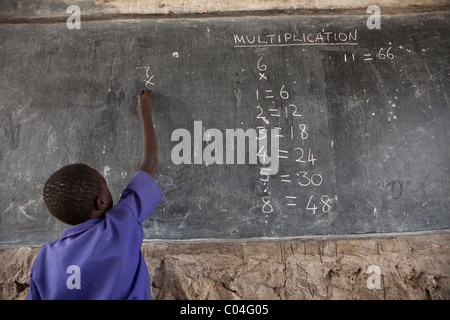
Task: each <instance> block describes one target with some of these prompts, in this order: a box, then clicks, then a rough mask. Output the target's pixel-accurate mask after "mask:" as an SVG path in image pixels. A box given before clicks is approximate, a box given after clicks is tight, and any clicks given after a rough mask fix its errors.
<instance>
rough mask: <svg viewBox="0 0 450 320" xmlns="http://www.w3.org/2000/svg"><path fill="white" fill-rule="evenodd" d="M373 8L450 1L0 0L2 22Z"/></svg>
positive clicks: (399, 9)
mask: <svg viewBox="0 0 450 320" xmlns="http://www.w3.org/2000/svg"><path fill="white" fill-rule="evenodd" d="M372 4H377V5H378V6H380V8H381V10H382V13H391V14H392V13H407V12H423V11H430V10H431V11H435V10H448V8H447V7H449V0H377V1H372V0H313V1H312V0H248V1H241V0H226V1H224V0H191V1H181V0H159V1H146V0H65V1H57V0H15V1H14V0H13V1H9V0H8V1H7V0H0V7H1V8H2V9H1V10H0V22H1V20H3V22H9V21H15V20H27V19H49V18H65V19H67V16H68V15H67V13H66V9H67V7H68V6H69V5H77V6H79V7H80V9H81V14H82V16H83V19H85V20H86V19H90V18H92V17H97V18H102V17H103V18H106V17H107V16H117V15H134V16H135V15H184V14H212V13H214V14H236V13H240V14H242V13H250V12H251V13H252V14H254V13H258V12H259V13H262V12H265V11H272V12H292V11H294V12H296V13H308V11H313V12H314V11H317V10H322V11H330V10H331V11H332V12H335V13H342V12H347V13H348V12H353V13H358V14H363V15H364V14H366V8H367V7H368V6H370V5H372ZM446 8H447V9H446ZM315 13H317V12H315ZM323 13H324V12H322V13H321V14H323ZM328 13H329V12H328Z"/></svg>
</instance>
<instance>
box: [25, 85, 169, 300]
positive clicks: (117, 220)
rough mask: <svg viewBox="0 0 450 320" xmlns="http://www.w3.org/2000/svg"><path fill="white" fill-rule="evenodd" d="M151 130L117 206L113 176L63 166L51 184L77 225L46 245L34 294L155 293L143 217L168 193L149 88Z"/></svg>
mask: <svg viewBox="0 0 450 320" xmlns="http://www.w3.org/2000/svg"><path fill="white" fill-rule="evenodd" d="M138 109H139V113H140V116H141V121H142V128H143V160H142V164H141V166H140V167H139V171H138V172H137V173H136V174H135V175H134V177H133V178H132V179H131V181H130V183H129V184H128V186H127V187H126V189H125V190H124V191H123V193H122V196H121V199H120V201H119V203H117V205H116V206H114V207H113V200H112V197H111V193H110V192H109V190H108V187H107V185H106V181H105V179H104V178H103V177H102V176H101V175H100V174H99V173H98V172H97V171H96V170H94V169H92V168H91V167H89V166H87V165H85V164H73V165H68V166H65V167H63V168H61V169H59V170H58V171H56V172H55V173H54V174H53V175H52V176H51V177H50V178H49V179H48V180H47V182H46V183H45V186H44V200H45V204H46V206H47V208H48V209H49V211H50V213H51V214H52V215H54V216H55V217H56V218H58V219H59V220H61V221H63V222H65V223H68V224H71V225H73V226H72V227H70V228H68V229H66V230H64V232H63V234H62V237H61V239H60V240H57V241H53V242H50V243H47V244H45V245H44V246H42V248H41V249H40V251H39V254H38V256H37V257H36V260H35V262H34V264H33V267H32V270H31V274H30V292H29V294H28V296H27V299H29V300H34V299H36V300H40V299H114V300H119V299H150V298H151V297H150V279H149V275H148V269H147V265H146V263H145V260H144V257H143V255H142V252H141V249H140V248H141V245H142V240H143V232H142V228H141V223H142V222H143V221H144V220H145V218H147V216H148V215H149V214H150V213H151V212H152V211H153V210H154V209H155V207H156V206H157V205H158V203H159V202H160V201H161V199H162V193H161V190H160V189H159V187H158V185H157V184H156V182H155V180H153V177H154V176H155V172H156V167H157V162H158V158H157V157H158V143H157V140H156V133H155V130H154V128H153V120H152V110H153V92H152V91H150V90H147V89H146V90H145V91H144V90H142V91H141V92H140V94H139V96H138Z"/></svg>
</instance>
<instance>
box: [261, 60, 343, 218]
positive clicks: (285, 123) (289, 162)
mask: <svg viewBox="0 0 450 320" xmlns="http://www.w3.org/2000/svg"><path fill="white" fill-rule="evenodd" d="M254 68H255V70H253V71H254V73H255V74H256V79H257V80H256V81H257V84H256V88H255V91H254V97H253V99H252V100H253V101H254V103H255V104H254V110H255V113H254V114H255V117H256V129H257V130H258V132H259V139H262V138H264V137H265V136H266V134H267V131H268V130H269V129H277V130H278V132H279V134H278V138H279V139H280V141H279V148H278V154H277V155H273V154H271V155H270V156H271V157H274V156H277V157H278V158H279V171H278V172H277V174H275V175H273V174H271V172H270V168H265V167H263V168H261V169H260V172H259V180H260V182H261V186H262V190H263V194H262V197H261V203H260V204H261V211H262V212H263V213H265V214H270V213H272V212H274V211H275V210H276V209H275V207H276V206H275V205H274V203H277V204H278V205H280V204H281V205H282V206H284V208H285V209H286V210H293V211H295V212H300V213H310V214H313V215H314V214H317V213H324V214H326V213H328V212H329V211H330V210H331V209H332V207H333V203H334V202H335V200H336V199H337V197H336V196H330V195H327V194H322V193H320V191H319V189H320V188H319V187H320V186H321V185H322V184H323V183H324V181H325V180H326V177H325V176H324V173H323V172H321V170H320V169H318V168H317V167H318V166H316V164H317V163H318V162H319V161H320V160H319V159H318V157H317V155H316V150H315V149H314V147H315V146H314V145H313V142H312V141H314V139H311V138H312V137H313V136H314V130H312V129H311V128H312V127H311V126H310V125H309V124H308V123H307V122H308V121H306V118H307V117H304V115H305V113H307V112H308V111H309V109H308V107H305V105H306V103H304V101H297V100H296V99H295V98H293V94H291V93H293V90H295V87H294V84H292V83H289V84H288V83H275V84H274V83H273V82H272V81H271V79H272V77H271V68H270V62H268V61H266V58H265V57H264V56H263V55H260V56H258V57H257V58H256V59H255V65H254ZM273 78H276V77H273ZM294 83H295V82H294ZM272 150H273V149H272ZM272 152H273V151H272ZM267 156H268V153H267V150H266V149H264V148H260V149H259V150H258V157H261V158H263V159H264V158H265V157H267ZM262 163H264V162H263V161H262Z"/></svg>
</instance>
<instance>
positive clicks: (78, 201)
mask: <svg viewBox="0 0 450 320" xmlns="http://www.w3.org/2000/svg"><path fill="white" fill-rule="evenodd" d="M44 201H45V205H46V206H47V208H48V210H49V211H50V213H51V214H52V215H53V216H54V217H55V218H57V219H59V220H61V221H62V222H65V223H67V224H71V225H76V224H79V223H82V222H84V221H86V220H89V219H94V218H99V217H101V216H102V215H103V214H105V212H106V211H108V210H109V209H111V208H112V206H113V200H112V196H111V193H110V191H109V189H108V186H107V185H106V180H105V179H104V178H103V177H102V176H101V175H100V174H99V173H98V171H97V170H95V169H92V168H91V167H89V166H88V165H85V164H82V163H76V164H70V165H67V166H65V167H62V168H61V169H59V170H57V171H56V172H55V173H53V174H52V175H51V176H50V178H48V180H47V182H46V183H45V185H44Z"/></svg>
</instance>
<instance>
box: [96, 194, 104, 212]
mask: <svg viewBox="0 0 450 320" xmlns="http://www.w3.org/2000/svg"><path fill="white" fill-rule="evenodd" d="M94 204H95V209H96V210H104V209H105V208H106V201H105V199H103V197H102V196H98V197H97V198H95V202H94Z"/></svg>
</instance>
